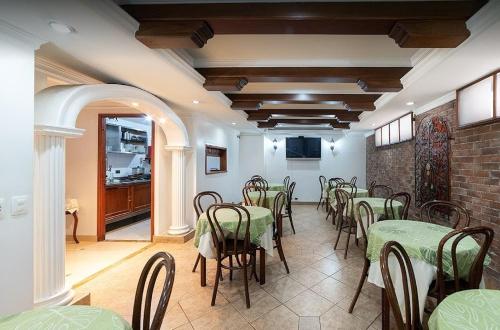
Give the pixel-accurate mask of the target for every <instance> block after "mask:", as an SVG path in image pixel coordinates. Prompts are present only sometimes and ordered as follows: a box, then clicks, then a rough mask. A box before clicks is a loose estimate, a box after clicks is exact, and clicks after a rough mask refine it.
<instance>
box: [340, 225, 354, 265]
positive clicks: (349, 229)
mask: <svg viewBox="0 0 500 330" xmlns="http://www.w3.org/2000/svg"><path fill="white" fill-rule="evenodd" d="M348 221H349V228H348V231H347V241H346V242H345V251H344V259H347V250H348V249H349V239H350V238H351V229H352V219H351V218H350V217H349V218H348ZM340 230H342V228H340Z"/></svg>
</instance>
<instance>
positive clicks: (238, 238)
mask: <svg viewBox="0 0 500 330" xmlns="http://www.w3.org/2000/svg"><path fill="white" fill-rule="evenodd" d="M221 210H231V211H233V212H235V213H236V215H237V217H238V224H237V226H236V229H235V230H234V232H232V233H230V235H227V232H225V231H224V230H223V229H222V226H221V225H220V222H219V221H218V220H217V214H218V213H219V212H220V211H221ZM207 218H208V223H209V224H210V229H211V234H212V241H213V243H214V246H215V248H216V259H217V272H216V275H215V284H214V289H213V293H212V302H211V305H212V306H214V305H215V299H216V298H217V289H218V287H219V280H220V276H221V274H222V269H227V270H229V278H230V279H231V280H232V278H233V271H234V270H243V281H244V286H245V298H246V306H247V308H250V294H249V292H248V271H247V270H248V267H249V266H250V265H251V269H252V273H251V274H256V272H255V268H256V267H255V265H256V249H257V247H256V246H255V245H253V244H251V243H250V213H249V212H248V210H247V209H246V208H244V207H243V206H240V205H236V204H214V205H211V206H210V207H209V208H208V209H207ZM230 237H231V238H230ZM247 256H249V259H248V262H247ZM233 257H234V258H236V261H237V263H236V265H235V264H233ZM240 258H241V261H240ZM225 259H229V264H228V265H224V264H223V263H222V262H223V261H224V260H225Z"/></svg>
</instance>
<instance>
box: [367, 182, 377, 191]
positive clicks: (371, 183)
mask: <svg viewBox="0 0 500 330" xmlns="http://www.w3.org/2000/svg"><path fill="white" fill-rule="evenodd" d="M376 184H377V181H375V180H373V181H372V182H370V184H369V185H368V192H370V190H372V189H373V187H375V185H376Z"/></svg>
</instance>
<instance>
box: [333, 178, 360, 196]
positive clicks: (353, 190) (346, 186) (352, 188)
mask: <svg viewBox="0 0 500 330" xmlns="http://www.w3.org/2000/svg"><path fill="white" fill-rule="evenodd" d="M336 188H341V189H342V190H345V191H347V192H348V193H349V195H351V197H352V198H355V197H356V195H357V194H358V187H356V185H355V184H352V183H349V182H341V183H338V184H337V187H336Z"/></svg>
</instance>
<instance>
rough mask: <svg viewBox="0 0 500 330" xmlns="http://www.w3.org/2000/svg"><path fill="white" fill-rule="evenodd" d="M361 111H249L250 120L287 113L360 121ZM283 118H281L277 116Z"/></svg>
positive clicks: (295, 115)
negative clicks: (332, 116)
mask: <svg viewBox="0 0 500 330" xmlns="http://www.w3.org/2000/svg"><path fill="white" fill-rule="evenodd" d="M361 113H362V112H359V111H347V110H338V109H266V110H259V111H248V112H247V114H248V118H247V120H249V121H260V120H268V119H269V118H271V116H272V115H286V116H293V117H320V116H327V115H335V116H336V117H337V119H338V120H340V121H351V122H353V121H359V115H360V114H361ZM277 119H281V118H277Z"/></svg>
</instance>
